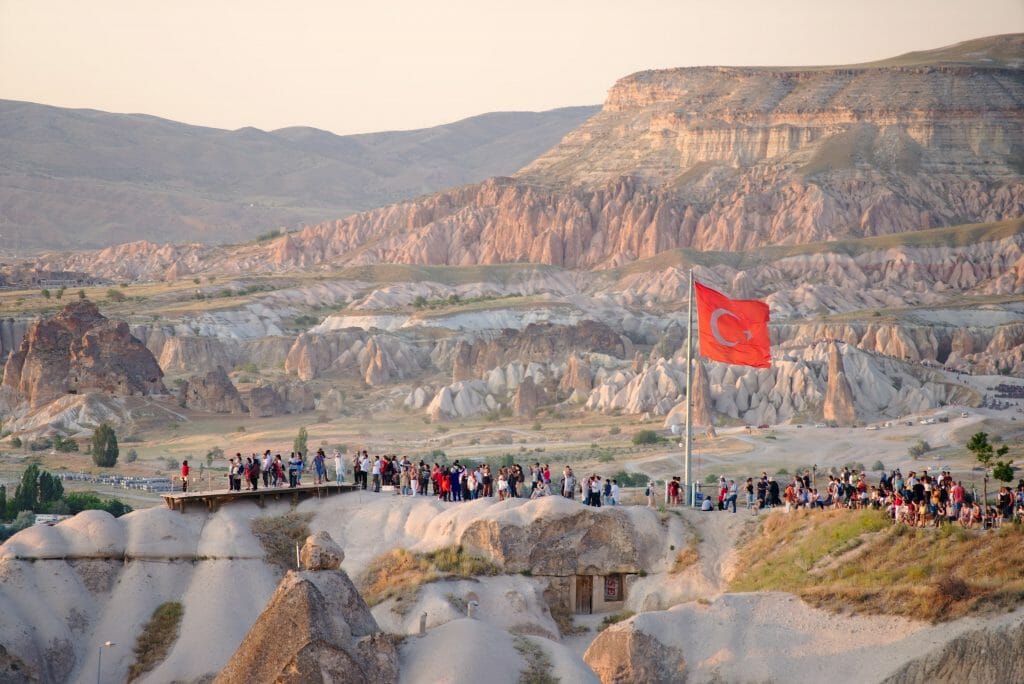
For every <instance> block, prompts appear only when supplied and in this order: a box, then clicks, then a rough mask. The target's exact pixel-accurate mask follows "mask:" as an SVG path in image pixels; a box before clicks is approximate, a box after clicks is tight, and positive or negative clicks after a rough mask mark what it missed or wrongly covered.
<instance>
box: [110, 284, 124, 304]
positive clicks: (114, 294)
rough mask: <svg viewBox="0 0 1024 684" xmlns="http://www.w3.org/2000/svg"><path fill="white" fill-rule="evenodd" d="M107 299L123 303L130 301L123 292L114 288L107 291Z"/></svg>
mask: <svg viewBox="0 0 1024 684" xmlns="http://www.w3.org/2000/svg"><path fill="white" fill-rule="evenodd" d="M107 299H109V300H110V301H112V302H123V301H124V300H126V299H128V297H127V296H125V294H124V292H121V291H120V290H118V289H116V288H113V287H112V288H110V289H109V290H107Z"/></svg>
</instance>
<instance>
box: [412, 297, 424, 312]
mask: <svg viewBox="0 0 1024 684" xmlns="http://www.w3.org/2000/svg"><path fill="white" fill-rule="evenodd" d="M412 305H413V306H414V307H416V308H417V309H422V308H423V307H425V306H426V305H427V298H426V297H424V296H423V295H416V299H414V300H412Z"/></svg>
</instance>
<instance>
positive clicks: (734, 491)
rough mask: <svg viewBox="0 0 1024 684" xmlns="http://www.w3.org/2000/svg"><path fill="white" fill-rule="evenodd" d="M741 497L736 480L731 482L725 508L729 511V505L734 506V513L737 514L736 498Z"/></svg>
mask: <svg viewBox="0 0 1024 684" xmlns="http://www.w3.org/2000/svg"><path fill="white" fill-rule="evenodd" d="M738 495H739V488H738V487H737V486H736V480H729V489H728V490H727V492H726V497H725V508H726V510H728V508H729V505H730V504H731V505H732V512H733V513H735V512H736V497H737V496H738Z"/></svg>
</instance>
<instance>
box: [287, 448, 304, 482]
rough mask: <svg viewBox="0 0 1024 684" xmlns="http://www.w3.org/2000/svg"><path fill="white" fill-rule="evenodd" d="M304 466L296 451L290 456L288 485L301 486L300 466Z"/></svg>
mask: <svg viewBox="0 0 1024 684" xmlns="http://www.w3.org/2000/svg"><path fill="white" fill-rule="evenodd" d="M301 466H302V461H301V460H300V459H299V457H298V456H296V455H295V452H294V451H293V452H292V455H291V456H289V457H288V486H289V487H291V488H292V489H294V488H295V487H298V486H299V468H300V467H301Z"/></svg>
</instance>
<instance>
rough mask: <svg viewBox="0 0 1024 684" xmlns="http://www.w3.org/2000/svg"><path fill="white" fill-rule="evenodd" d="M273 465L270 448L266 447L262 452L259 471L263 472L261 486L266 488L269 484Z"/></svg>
mask: <svg viewBox="0 0 1024 684" xmlns="http://www.w3.org/2000/svg"><path fill="white" fill-rule="evenodd" d="M273 465H274V462H273V460H272V459H271V458H270V449H267V450H266V451H265V452H264V453H263V465H262V467H261V468H260V471H261V472H262V473H263V488H264V489H266V488H267V487H269V486H270V475H271V469H272V467H273Z"/></svg>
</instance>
